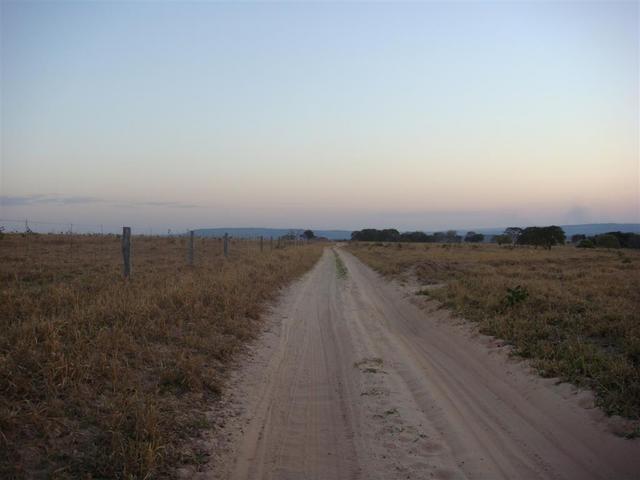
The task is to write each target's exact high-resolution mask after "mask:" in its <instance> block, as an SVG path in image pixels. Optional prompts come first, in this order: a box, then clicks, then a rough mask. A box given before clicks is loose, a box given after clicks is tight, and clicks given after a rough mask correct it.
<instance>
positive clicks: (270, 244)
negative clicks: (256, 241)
mask: <svg viewBox="0 0 640 480" xmlns="http://www.w3.org/2000/svg"><path fill="white" fill-rule="evenodd" d="M269 247H270V250H273V237H271V238H270V240H269Z"/></svg>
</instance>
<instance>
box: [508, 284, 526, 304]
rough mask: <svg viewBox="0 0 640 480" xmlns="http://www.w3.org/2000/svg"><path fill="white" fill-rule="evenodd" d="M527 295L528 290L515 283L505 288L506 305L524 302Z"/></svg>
mask: <svg viewBox="0 0 640 480" xmlns="http://www.w3.org/2000/svg"><path fill="white" fill-rule="evenodd" d="M528 296H529V291H528V290H527V289H526V288H525V287H523V286H521V285H516V286H515V287H514V288H507V296H506V297H505V301H506V302H507V305H509V306H510V307H513V306H514V305H516V304H517V303H521V302H524V301H525V300H526V299H527V297H528Z"/></svg>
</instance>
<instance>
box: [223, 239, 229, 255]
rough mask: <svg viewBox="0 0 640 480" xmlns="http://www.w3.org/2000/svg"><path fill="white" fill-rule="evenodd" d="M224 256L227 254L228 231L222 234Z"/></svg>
mask: <svg viewBox="0 0 640 480" xmlns="http://www.w3.org/2000/svg"><path fill="white" fill-rule="evenodd" d="M224 256H225V257H228V256H229V234H228V233H225V234H224Z"/></svg>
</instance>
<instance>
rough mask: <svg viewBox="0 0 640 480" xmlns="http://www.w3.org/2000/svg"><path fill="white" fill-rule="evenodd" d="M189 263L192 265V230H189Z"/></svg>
mask: <svg viewBox="0 0 640 480" xmlns="http://www.w3.org/2000/svg"><path fill="white" fill-rule="evenodd" d="M189 265H190V266H193V230H190V231H189Z"/></svg>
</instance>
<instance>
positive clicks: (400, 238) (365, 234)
mask: <svg viewBox="0 0 640 480" xmlns="http://www.w3.org/2000/svg"><path fill="white" fill-rule="evenodd" d="M484 239H485V237H484V235H483V234H481V233H475V232H467V234H466V235H465V236H464V237H463V236H462V235H458V232H457V231H456V230H447V231H446V232H435V233H432V234H428V233H425V232H419V231H418V232H402V233H400V232H399V231H398V230H396V229H395V228H386V229H384V230H377V229H375V228H365V229H364V230H358V231H355V232H353V233H351V240H354V241H358V242H407V243H461V242H463V241H464V242H471V243H477V242H483V241H484Z"/></svg>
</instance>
